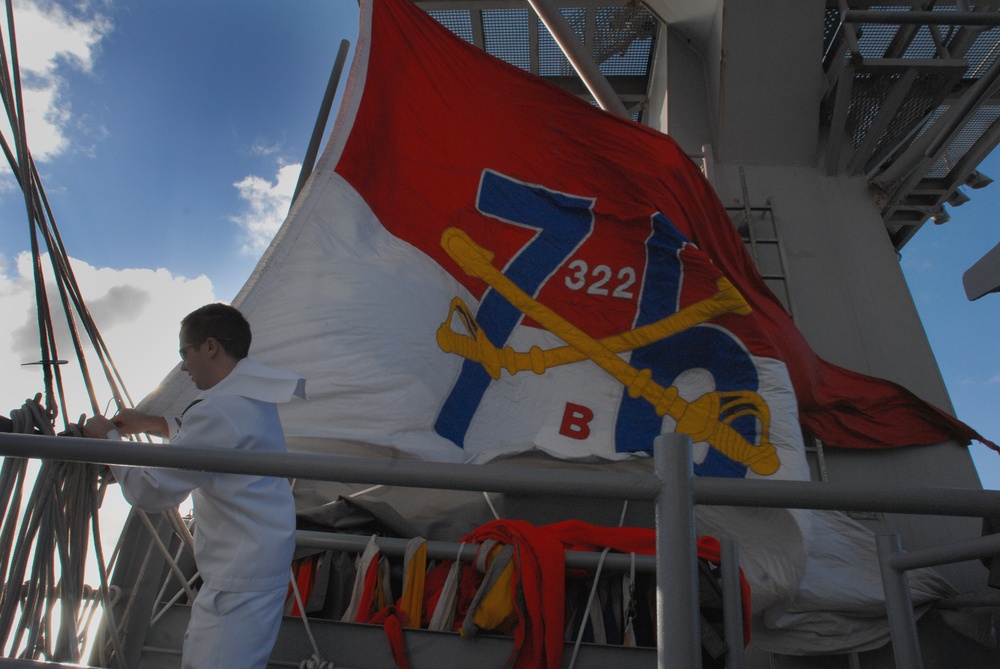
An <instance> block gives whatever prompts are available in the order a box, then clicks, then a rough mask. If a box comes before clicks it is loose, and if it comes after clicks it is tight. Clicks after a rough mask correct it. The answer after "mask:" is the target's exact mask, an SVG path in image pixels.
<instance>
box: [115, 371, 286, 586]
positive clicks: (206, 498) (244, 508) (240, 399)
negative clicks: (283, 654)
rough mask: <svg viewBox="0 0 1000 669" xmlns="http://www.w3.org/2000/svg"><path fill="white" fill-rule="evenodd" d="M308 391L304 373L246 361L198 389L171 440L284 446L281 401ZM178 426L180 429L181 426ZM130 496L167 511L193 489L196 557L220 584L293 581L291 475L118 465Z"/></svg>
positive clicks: (209, 579) (174, 424) (173, 423)
mask: <svg viewBox="0 0 1000 669" xmlns="http://www.w3.org/2000/svg"><path fill="white" fill-rule="evenodd" d="M293 396H298V397H302V398H303V399H304V398H305V380H304V379H302V378H300V377H298V376H295V375H293V374H288V373H286V372H281V371H278V370H274V369H270V368H268V367H265V366H264V365H261V364H260V363H257V362H254V361H253V360H249V359H246V358H245V359H243V360H240V362H239V364H237V365H236V368H235V369H234V370H233V371H232V372H231V373H230V374H229V376H227V377H226V378H225V379H223V380H222V381H220V382H219V383H218V384H216V385H215V386H213V387H211V388H209V389H208V390H205V391H202V392H201V393H200V394H199V395H198V401H197V403H195V404H193V405H191V406H190V407H189V408H188V409H187V411H185V412H184V415H183V417H181V418H180V421H177V420H175V419H173V418H168V419H167V423H168V425H169V426H170V432H171V435H170V437H171V439H170V445H171V447H185V446H188V447H205V448H230V449H236V450H256V451H281V452H284V451H285V436H284V432H283V431H282V428H281V421H280V419H279V418H278V409H277V407H276V406H275V403H276V402H288V401H290V400H291V399H292V397H293ZM178 426H179V430H178V429H177V428H178ZM112 469H113V471H114V473H115V477H116V478H117V479H118V481H119V483H121V486H122V493H123V494H124V496H125V499H127V500H128V501H129V503H130V504H132V505H133V506H136V507H139V508H140V509H143V510H146V511H163V510H166V509H170V508H173V507H175V506H177V505H178V504H180V503H181V502H182V501H184V499H185V498H186V497H187V496H188V494H191V496H192V499H193V502H194V518H195V561H196V562H197V564H198V569H199V570H200V572H201V576H202V578H203V579H204V581H205V583H206V584H208V585H209V586H211V587H212V588H215V589H216V590H228V591H235V592H247V591H255V590H269V589H272V588H278V587H281V586H282V585H283V584H285V583H287V582H288V578H289V569H290V565H291V560H292V553H293V552H294V551H295V502H294V500H293V498H292V490H291V486H290V485H289V482H288V480H287V479H283V478H275V477H262V476H242V475H237V474H217V473H212V472H198V471H184V470H173V469H153V468H143V467H112Z"/></svg>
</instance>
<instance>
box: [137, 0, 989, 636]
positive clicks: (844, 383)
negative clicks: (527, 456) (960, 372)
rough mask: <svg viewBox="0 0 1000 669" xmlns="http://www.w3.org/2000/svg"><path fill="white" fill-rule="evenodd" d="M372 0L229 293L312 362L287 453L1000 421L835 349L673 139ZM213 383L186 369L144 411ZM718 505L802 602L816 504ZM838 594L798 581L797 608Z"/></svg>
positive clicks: (434, 456) (764, 442) (707, 452)
mask: <svg viewBox="0 0 1000 669" xmlns="http://www.w3.org/2000/svg"><path fill="white" fill-rule="evenodd" d="M361 20H362V26H361V31H360V41H359V44H358V46H357V50H356V52H355V57H354V62H353V64H352V69H351V74H350V76H349V79H348V84H347V90H346V92H345V95H344V102H343V104H342V107H341V110H340V112H339V115H338V119H337V122H336V126H335V128H334V131H333V134H332V136H331V140H330V142H329V144H328V146H327V148H326V150H325V151H324V154H323V156H322V158H321V160H320V162H319V164H318V165H317V169H316V170H315V172H314V173H313V176H312V177H311V179H310V181H309V184H308V185H307V186H306V188H305V190H304V191H303V193H302V194H301V195H300V197H299V198H298V200H297V201H296V203H295V204H294V206H293V208H292V211H291V212H290V214H289V217H288V219H287V220H286V222H285V224H284V225H283V226H282V228H281V230H280V231H279V232H278V234H277V236H276V237H275V239H274V241H273V242H272V244H271V246H270V247H269V248H268V250H267V252H266V253H265V255H264V257H263V258H262V259H261V262H260V263H259V265H258V267H257V269H256V270H255V271H254V274H253V276H252V277H251V278H250V280H249V282H248V283H247V285H246V286H245V288H244V289H243V291H242V292H241V293H240V295H239V296H238V297H237V299H236V300H235V301H234V304H236V306H238V307H239V308H240V309H241V310H242V311H243V312H244V313H245V314H246V316H247V318H248V319H249V320H250V322H251V325H252V326H253V331H254V344H253V347H252V349H251V354H252V355H253V356H254V357H257V358H259V359H261V360H262V361H264V362H266V363H267V364H269V365H273V366H275V367H278V368H283V369H288V370H289V371H294V372H298V373H300V374H302V375H303V376H305V377H306V378H307V380H308V388H309V396H310V401H309V402H304V403H299V404H293V405H287V406H285V407H282V421H283V424H284V426H285V430H286V434H287V435H288V437H289V445H290V447H291V448H293V449H297V450H311V451H317V452H337V453H351V454H361V453H364V454H367V455H379V454H381V455H388V456H399V455H403V456H407V457H418V458H423V459H427V460H435V461H450V462H463V461H470V462H487V461H490V460H494V459H497V458H500V457H504V456H511V455H513V454H519V453H527V452H539V451H540V452H544V453H546V454H548V455H550V456H553V457H555V458H558V459H562V460H573V461H582V462H588V463H592V462H595V461H596V462H607V461H623V462H621V463H618V464H631V463H633V462H634V461H636V460H638V459H641V458H643V457H644V456H645V455H646V454H647V453H648V452H649V451H650V450H651V449H652V444H653V440H654V438H655V437H656V436H657V435H659V434H661V433H663V432H665V431H674V430H676V431H681V432H685V433H687V434H690V435H691V436H692V439H693V441H694V442H695V444H696V448H695V451H696V452H695V467H696V473H697V474H699V475H703V476H729V477H772V478H783V479H800V480H802V479H807V478H808V470H807V467H806V462H805V457H804V454H803V448H802V434H801V426H800V417H801V420H802V422H803V423H804V424H805V425H807V426H808V427H809V428H810V429H811V430H813V431H814V432H815V433H816V434H817V435H818V436H819V437H820V438H822V439H823V440H824V441H825V442H826V443H829V444H832V445H839V446H849V447H855V446H865V447H880V446H901V445H905V444H917V443H937V442H942V441H946V440H948V439H958V440H960V441H963V442H968V440H969V438H970V437H975V438H979V437H978V435H976V434H975V432H973V431H972V430H971V429H969V428H968V427H966V426H964V425H963V424H961V423H959V422H958V421H957V420H955V419H954V418H951V417H950V416H947V415H946V414H944V413H942V412H940V411H937V410H936V409H934V408H932V407H930V406H928V405H926V404H924V403H923V402H921V401H920V400H919V399H917V398H916V397H915V396H913V395H910V394H908V393H907V392H906V391H904V390H903V389H901V388H899V387H898V386H895V385H893V384H890V383H887V382H885V381H880V380H877V379H873V378H870V377H866V376H863V375H860V374H854V373H851V372H847V371H845V370H842V369H839V368H836V367H834V366H832V365H829V364H827V363H825V362H823V361H821V360H819V359H818V358H817V357H816V356H815V354H814V353H813V352H812V351H811V350H810V349H809V347H808V345H807V344H806V343H805V341H804V340H803V338H802V336H801V335H800V334H799V333H798V331H797V330H796V329H795V327H794V325H793V324H792V322H791V320H790V319H789V317H788V315H787V314H786V313H785V312H784V310H783V309H782V308H781V306H780V304H779V303H778V301H777V300H776V299H775V298H774V296H773V295H772V294H771V293H770V292H769V291H768V290H767V288H766V287H765V286H764V284H763V282H762V280H761V279H760V277H759V275H758V274H757V272H756V270H755V268H754V267H753V264H752V262H751V261H750V259H749V257H748V256H747V254H746V253H745V251H744V248H743V244H742V242H741V240H740V238H739V236H738V234H737V232H736V230H735V229H734V227H733V225H732V223H731V222H730V220H729V218H728V216H727V215H726V212H725V210H724V208H723V207H722V205H721V203H720V202H719V200H718V198H717V197H716V196H715V194H714V193H713V191H712V189H711V187H710V186H709V184H708V183H707V182H706V180H705V179H704V178H703V176H702V174H701V173H700V171H699V170H698V168H697V167H696V166H695V165H694V164H693V163H692V161H691V160H690V159H689V158H688V157H687V156H685V155H684V153H683V152H682V151H681V150H680V148H679V147H678V146H677V145H676V144H675V143H674V142H673V140H671V139H670V138H669V137H667V136H666V135H663V134H661V133H659V132H657V131H654V130H652V129H650V128H646V127H643V126H641V125H638V124H636V123H633V122H631V121H628V120H625V119H621V118H617V117H614V116H611V115H610V114H607V113H604V112H602V111H600V110H597V109H595V108H594V107H592V106H590V105H588V104H586V103H585V102H582V101H580V100H579V99H577V98H575V97H573V96H571V95H569V94H567V93H565V92H564V91H562V90H560V89H558V88H556V87H554V86H551V85H549V84H547V83H545V82H543V81H541V80H539V79H537V78H535V77H532V76H531V75H529V74H526V73H524V72H522V71H520V70H518V69H516V68H514V67H511V66H509V65H507V64H505V63H503V62H500V61H498V60H496V59H494V58H492V57H491V56H489V55H487V54H485V53H484V52H482V51H481V50H479V49H477V48H475V47H473V46H471V45H469V44H467V43H465V42H463V41H462V40H460V39H458V38H456V37H454V36H453V35H452V34H451V33H449V32H448V31H446V30H445V29H444V28H442V27H441V26H439V25H438V24H437V23H436V22H435V21H434V20H433V19H431V18H430V17H429V16H428V15H427V14H426V13H424V12H423V11H421V10H420V9H418V8H416V7H415V6H413V5H412V4H411V3H410V2H408V1H407V0H372V1H371V2H363V3H362V11H361ZM193 394H194V389H193V387H192V386H191V385H190V384H189V383H188V382H187V381H186V379H184V378H183V375H180V374H175V375H174V377H173V378H170V379H168V381H167V382H166V383H165V384H164V386H163V387H162V388H161V389H160V390H159V391H158V392H157V393H156V394H155V395H154V397H152V398H151V399H150V401H149V402H147V403H146V407H147V408H149V409H150V410H157V411H162V412H168V411H170V410H174V411H179V410H181V409H183V407H184V406H185V405H186V404H187V402H189V401H190V398H191V396H192V395H193ZM902 435H905V437H902ZM699 513H700V516H699V521H700V523H701V524H702V529H704V530H707V531H712V532H717V533H718V534H719V535H722V534H726V533H731V534H732V533H735V534H737V535H738V536H740V545H741V556H742V559H743V567H744V570H745V572H746V573H747V577H748V579H750V580H751V583H752V585H753V588H754V603H755V606H762V605H764V606H766V605H769V604H773V603H775V602H776V601H777V600H779V599H782V598H784V599H785V600H786V601H787V599H788V595H789V593H790V592H792V591H793V590H794V589H795V588H796V586H797V585H799V580H800V577H801V576H802V575H803V573H805V571H806V563H807V561H808V560H807V555H808V554H810V552H811V551H812V552H814V551H815V546H813V545H810V541H809V535H810V533H811V524H812V520H811V519H810V517H808V514H802V513H797V512H788V511H768V510H752V509H746V510H729V509H700V510H699ZM830 522H835V521H830ZM858 531H860V529H859V530H858ZM869 540H870V537H869ZM869 545H870V541H869ZM849 557H850V556H844V557H843V559H844V560H847V559H849ZM819 573H820V578H822V572H819ZM914 590H915V593H916V594H915V597H917V598H918V599H919V598H920V597H921V594H923V595H924V596H926V597H931V596H933V595H934V594H940V593H942V592H944V591H946V590H947V586H946V585H944V584H943V583H942V582H941V581H940V579H935V578H934V577H928V578H927V579H925V580H923V581H920V582H917V583H915V584H914ZM844 591H845V592H846V589H845V590H844ZM798 592H799V593H802V592H806V593H807V594H808V591H807V590H804V589H802V588H801V587H799V591H798ZM837 595H838V593H837V592H832V593H828V592H826V591H824V597H826V598H825V599H823V600H822V601H818V600H817V598H812V599H810V598H809V597H808V596H804V597H800V598H799V599H796V600H795V602H794V609H791V608H788V607H786V608H785V609H782V610H783V611H785V612H786V613H787V615H785V616H784V617H782V618H781V621H782V622H781V623H780V625H781V626H783V627H788V626H793V625H798V622H795V621H792V622H789V620H791V619H792V618H795V616H798V615H799V614H800V613H802V612H810V611H815V610H817V607H824V606H827V607H839V606H841V604H842V603H841V602H839V601H834V600H835V599H836V597H837ZM872 596H873V597H879V596H880V595H879V593H877V592H876V593H873V594H872ZM841 610H842V609H841ZM793 613H794V614H795V615H794V616H793V615H792V614H793ZM795 620H796V621H797V620H798V618H795ZM873 629H874V628H873ZM817 634H818V635H821V636H827V637H829V638H830V639H833V638H834V637H833V636H830V635H831V634H832V632H830V630H829V629H828V627H827V626H821V627H820V628H818V629H810V630H809V631H808V632H807V633H806V634H805V635H806V636H807V637H809V636H815V635H817ZM885 636H886V635H885V631H884V626H883V628H882V631H881V632H880V639H884V638H885ZM845 639H846V637H845ZM830 643H831V644H832V643H834V642H833V641H831V642H830ZM803 648H804V651H803V652H808V650H809V648H808V644H806V646H805V647H802V648H799V649H800V650H803Z"/></svg>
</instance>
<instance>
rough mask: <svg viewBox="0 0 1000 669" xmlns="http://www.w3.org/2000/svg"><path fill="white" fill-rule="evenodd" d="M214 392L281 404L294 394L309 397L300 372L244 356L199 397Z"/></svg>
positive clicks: (215, 393) (204, 396)
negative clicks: (294, 372) (267, 364)
mask: <svg viewBox="0 0 1000 669" xmlns="http://www.w3.org/2000/svg"><path fill="white" fill-rule="evenodd" d="M213 395H240V396H241V397H247V398H249V399H252V400H259V401H261V402H273V403H275V404H282V403H284V402H290V401H291V400H292V398H293V397H300V398H302V399H306V380H305V379H304V378H302V377H301V376H299V375H298V374H292V373H290V372H283V371H281V370H279V369H273V368H271V367H267V366H266V365H262V364H261V363H259V362H257V361H256V360H251V359H250V358H243V359H242V360H240V361H239V362H238V363H236V367H234V368H233V371H231V372H229V375H228V376H226V378H224V379H222V380H221V381H219V382H218V383H216V384H215V385H214V386H212V387H211V388H208V389H206V390H203V391H201V392H200V393H199V394H198V398H199V399H205V398H207V397H211V396H213Z"/></svg>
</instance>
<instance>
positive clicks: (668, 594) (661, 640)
mask: <svg viewBox="0 0 1000 669" xmlns="http://www.w3.org/2000/svg"><path fill="white" fill-rule="evenodd" d="M0 456H7V457H20V458H42V459H54V460H65V461H70V462H93V463H101V464H113V465H133V466H147V467H165V468H174V469H189V470H201V471H215V472H223V473H233V474H249V475H260V476H280V477H287V478H298V479H309V480H325V481H338V482H341V483H365V484H383V485H400V486H408V487H417V488H433V489H446V490H472V491H484V492H497V493H514V494H517V493H521V494H525V493H527V494H545V495H552V496H574V495H585V496H589V497H592V498H602V499H629V500H645V501H652V502H654V505H655V523H654V526H655V530H656V549H657V556H656V564H657V569H656V572H657V577H656V580H657V605H656V617H657V665H658V666H659V667H680V666H683V667H693V668H697V667H700V666H701V648H700V643H701V642H700V631H699V630H700V625H699V621H698V611H699V604H698V588H697V582H698V581H697V578H698V577H697V563H696V559H695V555H696V546H695V524H694V522H695V521H694V509H695V505H697V504H701V505H725V506H749V507H768V508H799V509H827V510H841V511H852V510H857V511H861V510H865V511H871V510H878V511H883V512H894V513H909V514H922V515H945V516H972V517H985V516H1000V492H998V491H986V490H972V489H961V488H927V487H917V486H905V487H896V488H890V489H886V488H880V489H879V490H877V491H876V490H871V489H865V488H862V487H860V486H856V485H845V484H835V483H819V484H817V483H813V482H805V481H765V480H747V479H721V478H695V477H694V475H693V470H692V460H691V440H690V438H689V437H688V436H687V435H683V434H673V433H672V434H665V435H661V436H660V437H658V438H657V439H656V441H655V444H654V458H653V459H654V470H653V473H649V474H644V473H620V472H592V471H577V470H571V469H567V470H565V471H562V472H560V474H559V476H558V477H553V476H552V470H551V469H544V470H543V469H532V468H525V467H508V466H504V465H491V466H488V467H484V466H482V465H462V464H452V463H430V462H421V461H413V460H386V459H376V458H357V457H343V456H335V455H316V454H308V453H263V452H251V451H239V452H233V451H228V450H220V449H215V448H183V449H172V448H164V447H163V446H156V445H149V444H142V443H134V442H118V441H108V440H102V439H79V438H74V439H67V438H63V437H44V436H39V435H15V434H0ZM893 536H895V535H888V537H889V538H885V537H886V535H881V538H878V542H879V546H880V548H881V550H880V556H881V557H880V562H881V566H882V573H883V582H884V585H885V588H886V605H887V609H888V615H889V622H890V633H891V636H892V641H893V646H894V648H897V647H898V648H900V649H904V648H905V649H906V650H903V651H902V652H899V651H897V654H896V658H897V667H903V666H905V667H908V668H910V669H912V668H914V667H920V666H921V663H920V654H919V646H917V645H916V641H915V640H916V628H915V623H914V621H913V615H912V611H913V610H912V605H911V604H910V601H909V593H908V589H906V588H905V587H902V588H901V587H900V582H899V578H903V581H902V584H903V586H905V585H906V581H905V571H906V570H909V569H913V568H916V567H917V566H923V565H932V564H943V563H945V562H950V561H960V560H965V559H970V556H972V557H975V556H980V555H992V554H996V552H997V551H1000V540H998V539H996V538H995V537H984V538H982V539H978V540H973V541H971V542H963V543H961V544H956V545H954V546H953V547H939V548H936V549H929V550H927V551H917V552H915V553H909V554H907V553H903V552H901V551H900V550H899V549H898V537H897V538H896V539H895V540H893V539H892V538H891V537H893ZM736 552H737V547H736V546H735V544H733V543H731V542H725V543H724V544H723V551H722V553H723V565H722V570H723V574H724V579H723V590H724V592H726V593H728V594H727V597H724V600H723V606H724V612H725V613H726V614H727V615H726V618H725V621H726V622H725V624H726V626H727V634H726V636H727V646H728V647H729V652H728V653H727V656H731V657H728V659H727V661H730V664H729V665H728V666H730V667H741V666H742V662H743V656H742V646H741V645H740V644H737V643H734V642H733V641H734V640H733V639H732V638H731V637H732V636H734V635H738V637H741V636H742V635H741V634H740V633H739V632H738V630H739V624H740V622H741V621H740V618H739V614H740V611H739V602H738V601H733V597H734V595H733V592H734V590H733V588H734V583H733V574H737V575H738V570H737V569H736V567H735V565H733V564H728V562H729V561H730V560H733V559H734V558H735V556H736ZM726 574H728V575H729V576H728V577H726V576H725V575H726ZM736 578H737V582H738V576H737V577H736ZM727 581H728V582H727ZM735 588H737V590H736V592H737V593H738V585H735ZM894 588H896V590H899V591H898V592H897V591H896V590H893V589H894ZM735 597H736V599H737V600H738V594H736V595H735ZM727 600H728V601H727ZM666 602H670V606H666ZM680 602H687V603H688V605H687V606H681V605H679V603H680ZM907 612H909V613H908V614H907ZM730 625H732V627H731V628H730ZM730 629H732V630H733V632H732V633H730ZM914 648H915V651H914ZM901 661H905V662H906V664H901V663H900V662H901Z"/></svg>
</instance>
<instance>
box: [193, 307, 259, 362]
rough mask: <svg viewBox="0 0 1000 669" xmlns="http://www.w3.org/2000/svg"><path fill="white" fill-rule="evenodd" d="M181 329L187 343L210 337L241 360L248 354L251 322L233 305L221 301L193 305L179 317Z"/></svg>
mask: <svg viewBox="0 0 1000 669" xmlns="http://www.w3.org/2000/svg"><path fill="white" fill-rule="evenodd" d="M181 330H182V331H183V332H184V333H185V334H186V335H187V337H188V339H189V341H190V343H192V344H196V343H201V342H203V341H205V340H206V339H208V338H209V337H211V338H212V339H215V340H216V341H218V342H219V344H221V345H222V348H223V349H225V351H226V353H228V354H229V355H230V356H232V357H234V358H236V359H237V360H242V359H243V358H245V357H247V355H249V354H250V341H251V339H252V335H251V334H250V324H249V323H248V322H247V319H246V318H244V317H243V314H241V313H240V312H239V310H238V309H237V308H236V307H233V306H230V305H228V304H223V303H221V302H216V303H215V304H206V305H205V306H203V307H200V308H198V309H195V310H194V311H192V312H191V313H189V314H188V315H187V316H185V317H184V319H183V320H182V321H181Z"/></svg>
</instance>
